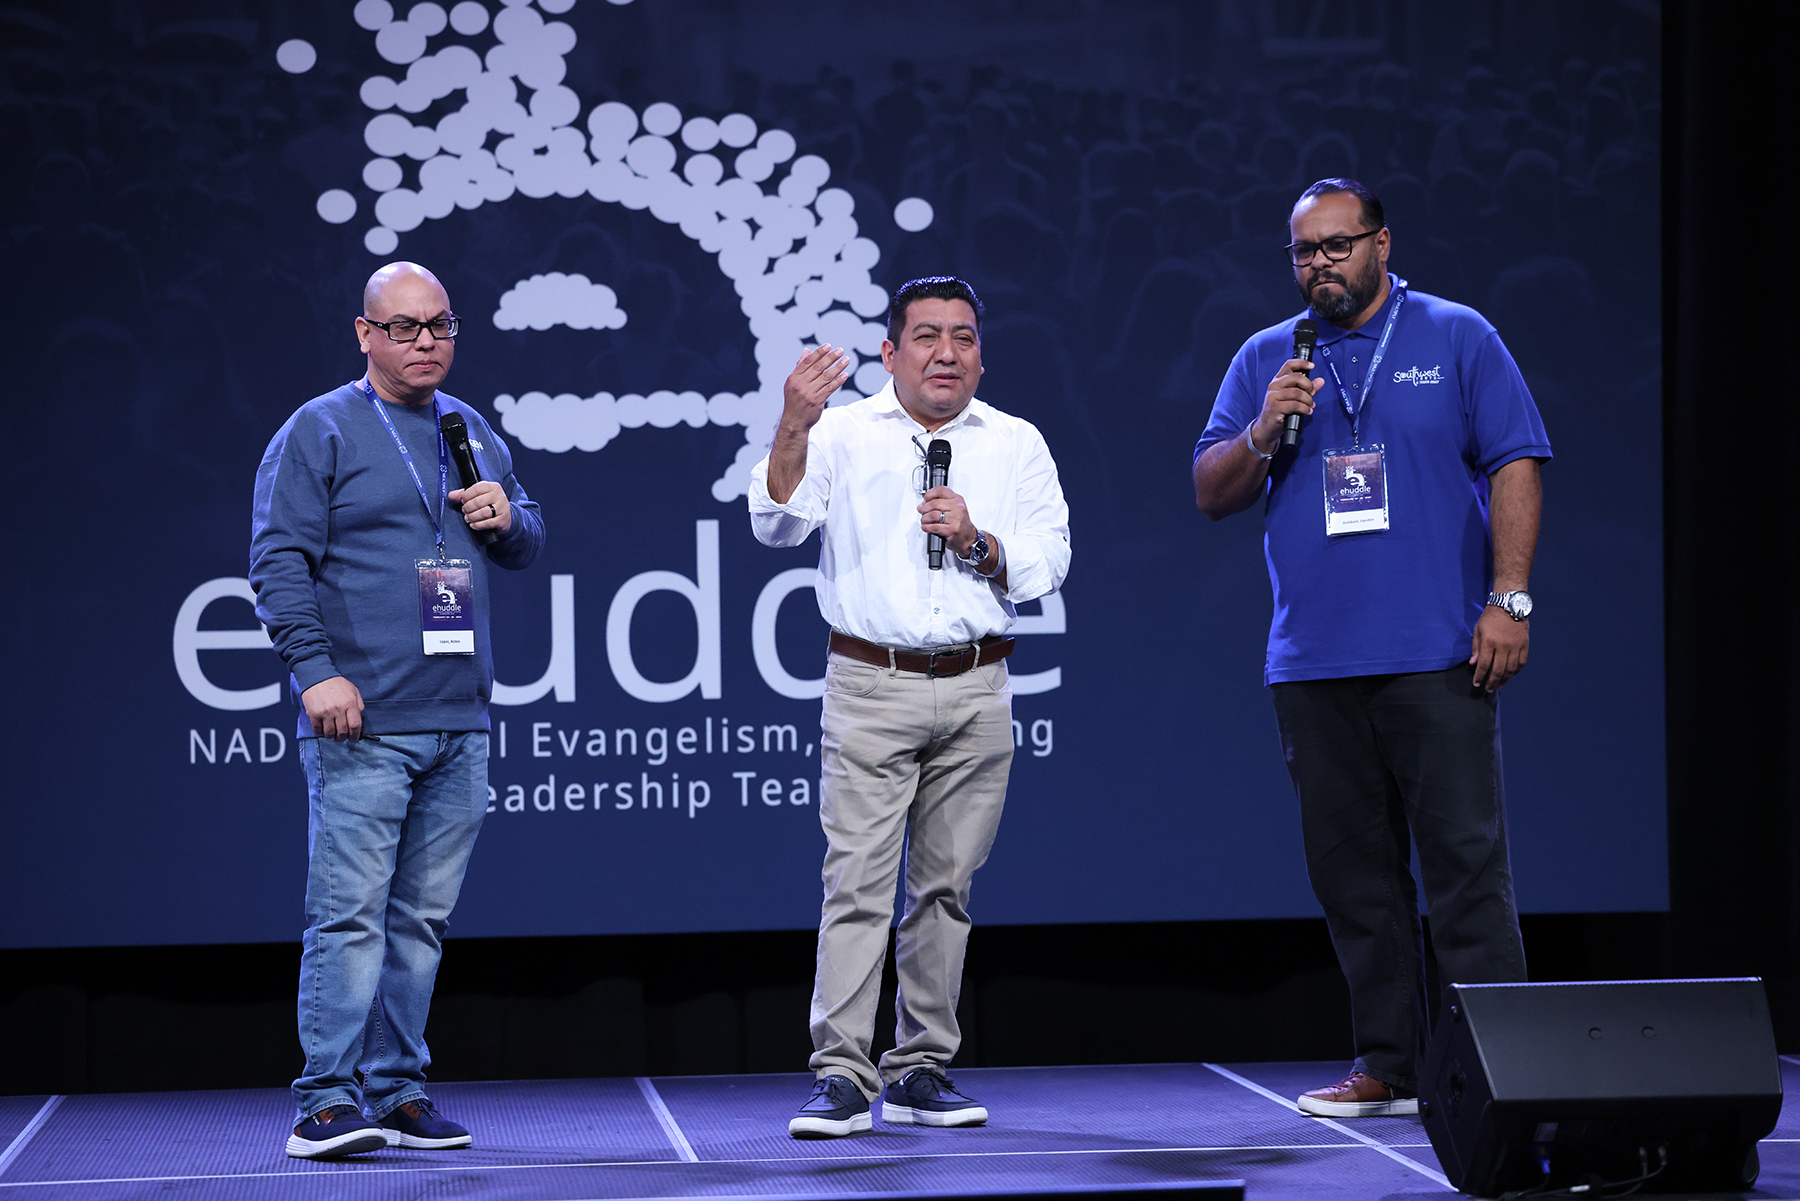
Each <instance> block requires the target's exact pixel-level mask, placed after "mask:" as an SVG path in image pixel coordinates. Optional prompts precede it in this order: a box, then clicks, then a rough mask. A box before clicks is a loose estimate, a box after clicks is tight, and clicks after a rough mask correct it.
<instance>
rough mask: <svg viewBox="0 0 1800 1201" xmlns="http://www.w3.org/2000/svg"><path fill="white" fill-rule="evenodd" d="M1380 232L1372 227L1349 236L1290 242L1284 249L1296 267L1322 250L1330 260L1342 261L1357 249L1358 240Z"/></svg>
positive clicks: (1305, 262)
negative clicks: (1319, 240)
mask: <svg viewBox="0 0 1800 1201" xmlns="http://www.w3.org/2000/svg"><path fill="white" fill-rule="evenodd" d="M1383 228H1385V227H1383ZM1380 232H1381V230H1379V229H1370V230H1365V231H1363V232H1362V233H1359V234H1352V235H1350V236H1348V237H1343V238H1326V239H1325V240H1324V241H1323V242H1290V243H1288V244H1287V245H1286V246H1283V247H1282V249H1283V250H1285V251H1287V254H1288V262H1290V263H1292V264H1294V266H1296V267H1304V266H1305V265H1306V264H1307V263H1310V262H1312V257H1313V255H1315V254H1317V253H1318V252H1319V251H1321V250H1323V251H1324V252H1325V257H1326V259H1328V260H1329V261H1331V262H1333V263H1341V262H1343V261H1344V260H1345V259H1347V258H1349V257H1350V252H1351V251H1352V250H1355V249H1356V244H1357V243H1358V242H1360V241H1362V240H1363V239H1364V238H1372V237H1374V236H1375V235H1376V234H1378V233H1380Z"/></svg>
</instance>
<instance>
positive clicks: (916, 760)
mask: <svg viewBox="0 0 1800 1201" xmlns="http://www.w3.org/2000/svg"><path fill="white" fill-rule="evenodd" d="M823 728H824V733H823V738H822V743H821V745H822V747H823V755H824V778H823V781H822V783H821V785H820V789H819V820H820V823H821V824H822V825H823V826H824V827H825V840H826V843H827V849H826V852H825V869H824V883H825V903H824V906H823V910H822V912H821V914H820V918H819V952H818V969H817V973H816V975H815V976H814V979H813V999H812V1038H813V1056H812V1059H811V1061H810V1063H811V1067H812V1070H813V1072H814V1074H815V1075H818V1076H826V1075H831V1074H833V1073H836V1074H840V1075H847V1076H850V1077H851V1078H852V1079H854V1080H855V1081H856V1082H857V1084H858V1085H859V1086H860V1087H861V1088H862V1090H863V1092H864V1094H866V1095H867V1096H868V1097H870V1098H871V1099H873V1098H874V1097H875V1096H876V1095H877V1094H878V1093H880V1091H881V1088H882V1081H883V1080H884V1079H885V1080H888V1081H893V1080H898V1079H899V1078H900V1077H901V1076H903V1075H905V1074H906V1073H907V1072H909V1071H911V1070H912V1069H913V1068H916V1067H920V1066H922V1065H929V1066H933V1067H937V1068H944V1067H946V1066H948V1064H949V1062H950V1060H951V1058H952V1057H953V1056H954V1055H955V1054H956V1049H957V1047H958V1046H959V1045H960V1044H961V1042H962V1031H961V1029H960V1028H959V1027H958V1026H957V1024H956V1003H957V999H958V998H959V997H960V995H961V993H962V970H963V952H964V949H965V948H966V947H967V946H968V941H969V913H968V903H969V881H970V879H971V878H972V877H973V876H974V874H975V869H976V868H978V867H980V866H981V865H982V864H983V863H985V862H986V861H987V857H988V850H989V848H991V847H992V846H993V844H994V832H995V830H997V829H998V828H999V825H1000V810H1001V808H1002V806H1003V805H1004V804H1005V801H1006V778H1007V774H1008V772H1009V771H1010V770H1011V768H1012V755H1013V736H1012V691H1011V689H1010V688H1009V687H1008V684H1007V676H1006V664H1005V662H1004V661H1001V662H999V663H990V664H988V665H987V666H985V667H977V668H974V669H973V670H970V671H966V672H964V673H963V674H961V675H959V676H951V677H948V678H944V679H935V680H934V679H932V678H930V677H929V676H926V675H923V674H921V673H918V672H907V671H892V670H890V669H888V668H885V667H872V666H870V665H868V664H866V663H859V662H857V661H856V660H854V659H849V658H846V657H844V656H842V655H837V654H834V655H832V656H831V660H830V665H829V667H828V668H827V670H826V674H825V714H824V721H823ZM902 863H904V865H905V872H906V905H905V909H904V911H903V913H902V916H901V919H900V927H899V930H898V932H897V935H896V948H895V964H896V967H897V969H898V972H899V977H900V994H899V997H898V1000H897V1002H896V1004H895V1016H896V1019H897V1025H896V1029H895V1034H894V1041H895V1044H896V1045H895V1047H894V1049H893V1050H891V1051H889V1052H887V1053H886V1054H885V1055H883V1056H882V1057H881V1067H880V1070H879V1071H877V1070H876V1067H875V1065H874V1064H873V1063H871V1062H870V1060H869V1045H870V1041H871V1039H872V1038H873V1036H874V1029H875V1005H876V1001H877V999H878V997H879V994H880V991H881V964H882V960H883V959H884V958H885V957H886V955H887V935H888V927H889V925H890V924H891V922H892V920H893V913H894V892H895V885H896V882H897V881H898V880H899V878H900V872H901V866H902Z"/></svg>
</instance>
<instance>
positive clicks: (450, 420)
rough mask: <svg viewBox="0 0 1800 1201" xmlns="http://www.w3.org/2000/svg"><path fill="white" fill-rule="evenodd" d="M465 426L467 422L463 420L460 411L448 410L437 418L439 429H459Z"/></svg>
mask: <svg viewBox="0 0 1800 1201" xmlns="http://www.w3.org/2000/svg"><path fill="white" fill-rule="evenodd" d="M467 426H468V422H466V421H464V420H463V415H462V414H461V413H457V412H449V413H445V414H444V415H443V416H442V417H439V418H438V428H439V429H441V430H460V429H465V428H467Z"/></svg>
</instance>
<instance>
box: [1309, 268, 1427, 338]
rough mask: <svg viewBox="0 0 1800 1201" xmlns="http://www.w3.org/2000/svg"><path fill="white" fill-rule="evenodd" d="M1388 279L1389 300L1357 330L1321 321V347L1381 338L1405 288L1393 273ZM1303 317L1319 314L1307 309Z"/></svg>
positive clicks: (1388, 274) (1382, 303) (1402, 282)
mask: <svg viewBox="0 0 1800 1201" xmlns="http://www.w3.org/2000/svg"><path fill="white" fill-rule="evenodd" d="M1387 277H1388V294H1387V299H1386V300H1384V301H1382V302H1381V307H1380V308H1378V309H1376V310H1375V313H1374V315H1373V316H1371V317H1370V318H1369V319H1368V320H1367V321H1365V322H1363V323H1362V324H1361V325H1359V326H1357V327H1356V328H1355V329H1345V328H1344V327H1342V326H1340V325H1334V324H1332V323H1331V322H1329V321H1320V322H1319V345H1321V346H1332V345H1335V344H1336V343H1339V342H1342V341H1343V340H1344V339H1345V338H1348V337H1352V336H1355V337H1362V338H1371V339H1373V338H1379V337H1381V331H1382V329H1383V327H1385V326H1386V324H1387V317H1388V310H1390V309H1392V308H1393V307H1394V297H1395V296H1396V295H1398V294H1399V292H1400V289H1401V287H1402V286H1404V281H1403V280H1401V279H1400V277H1399V276H1397V275H1395V274H1394V273H1393V272H1392V271H1390V272H1388V273H1387ZM1301 316H1303V317H1314V318H1317V316H1318V314H1316V313H1314V312H1313V311H1312V310H1311V309H1307V310H1306V312H1305V313H1302V314H1301Z"/></svg>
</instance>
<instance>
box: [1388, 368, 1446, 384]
mask: <svg viewBox="0 0 1800 1201" xmlns="http://www.w3.org/2000/svg"><path fill="white" fill-rule="evenodd" d="M1394 382H1395V383H1396V384H1411V385H1412V386H1413V387H1415V388H1416V387H1418V386H1419V385H1420V384H1441V383H1443V382H1444V369H1443V368H1442V367H1438V366H1434V367H1432V368H1431V369H1430V370H1429V371H1428V370H1426V369H1425V368H1423V367H1408V368H1407V369H1406V370H1405V371H1396V372H1394Z"/></svg>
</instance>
